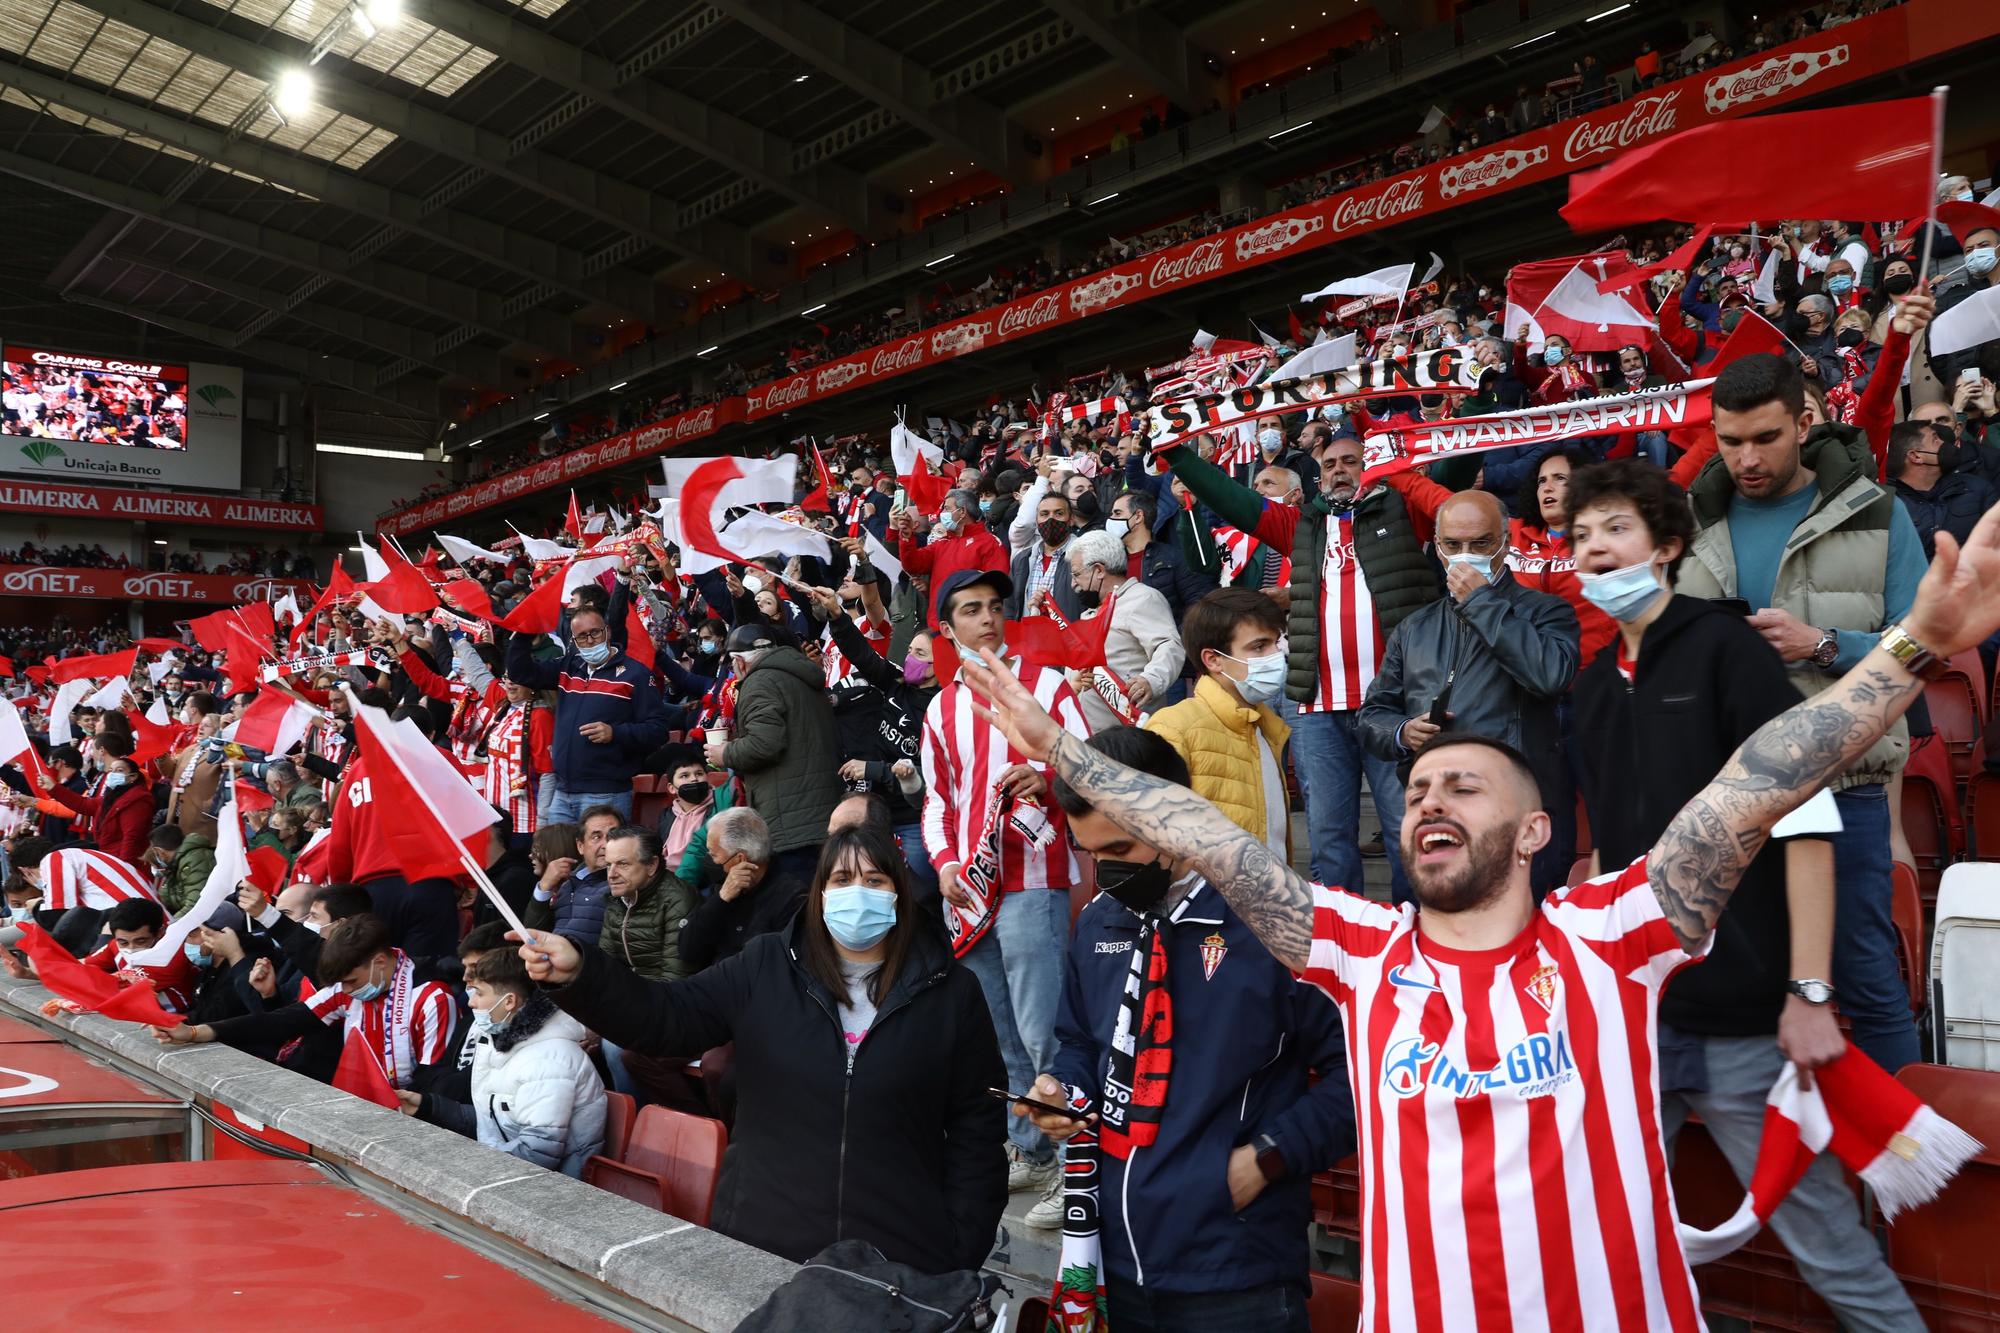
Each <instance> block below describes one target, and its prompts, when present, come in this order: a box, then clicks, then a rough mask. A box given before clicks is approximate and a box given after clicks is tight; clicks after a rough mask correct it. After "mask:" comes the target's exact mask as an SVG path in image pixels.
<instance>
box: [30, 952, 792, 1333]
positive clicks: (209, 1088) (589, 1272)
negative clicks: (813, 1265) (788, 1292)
mask: <svg viewBox="0 0 2000 1333" xmlns="http://www.w3.org/2000/svg"><path fill="white" fill-rule="evenodd" d="M49 998H51V996H50V994H49V992H48V991H47V990H45V989H43V988H42V987H41V986H40V985H38V984H36V983H34V982H27V981H15V980H13V979H12V978H10V977H7V976H4V975H0V1012H8V1011H9V1010H11V1011H13V1014H12V1015H11V1016H18V1017H25V1018H26V1019H27V1020H28V1021H30V1022H34V1023H39V1024H41V1025H42V1026H44V1027H50V1028H56V1029H61V1030H62V1032H63V1033H64V1035H65V1040H67V1041H68V1042H69V1044H70V1045H71V1046H73V1047H74V1048H75V1049H77V1050H79V1051H81V1052H83V1053H84V1054H86V1055H90V1056H93V1057H95V1058H97V1059H99V1060H102V1061H104V1062H106V1063H108V1064H112V1065H116V1066H121V1067H123V1068H124V1069H125V1070H126V1071H127V1072H130V1073H134V1074H136V1075H137V1076H139V1077H140V1078H141V1079H144V1080H148V1081H151V1082H153V1083H155V1084H158V1085H161V1086H163V1087H165V1088H166V1089H167V1090H169V1091H170V1092H178V1093H180V1094H181V1095H182V1096H184V1097H186V1098H187V1099H188V1100H190V1101H194V1102H198V1103H200V1104H201V1105H202V1106H204V1107H207V1108H209V1109H211V1110H213V1109H215V1108H216V1107H226V1108H228V1109H229V1110H230V1111H232V1112H234V1113H236V1114H237V1115H238V1116H239V1117H242V1118H244V1119H248V1120H253V1121H260V1122H262V1123H263V1124H265V1125H268V1126H269V1127H270V1128H272V1129H275V1130H279V1131H282V1132H283V1133H285V1134H289V1135H291V1136H293V1137H294V1138H297V1139H301V1140H303V1141H305V1142H306V1143H308V1144H310V1145H311V1146H312V1152H313V1155H314V1156H315V1157H318V1158H321V1159H324V1160H326V1161H329V1162H333V1163H336V1164H338V1165H340V1166H342V1167H344V1168H346V1169H347V1170H348V1171H349V1173H350V1174H353V1175H355V1176H356V1177H357V1180H365V1178H371V1177H372V1183H378V1184H379V1186H381V1187H384V1191H383V1192H387V1193H389V1194H391V1195H393V1194H395V1193H398V1192H400V1193H402V1194H405V1195H408V1196H410V1197H411V1198H413V1199H416V1200H421V1201H423V1202H424V1203H428V1204H431V1205H434V1206H435V1207H436V1208H439V1209H442V1210H443V1211H445V1212H447V1213H451V1214H455V1215H457V1216H460V1217H463V1218H465V1219H467V1221H468V1223H469V1224H470V1227H471V1228H472V1229H475V1230H483V1231H484V1232H485V1233H487V1234H486V1236H485V1237H483V1239H485V1240H487V1241H489V1242H492V1243H497V1244H498V1245H499V1246H500V1247H501V1248H502V1249H503V1250H507V1249H511V1250H513V1251H514V1252H515V1254H516V1256H517V1257H519V1258H521V1259H525V1260H529V1261H532V1260H534V1259H537V1258H541V1259H546V1260H547V1261H549V1262H552V1263H554V1264H557V1265H560V1266H561V1267H562V1268H564V1269H567V1270H568V1272H569V1275H571V1277H572V1280H575V1279H581V1280H582V1283H583V1285H584V1286H585V1287H586V1289H587V1288H588V1287H589V1286H590V1285H591V1284H596V1285H597V1286H600V1287H601V1288H603V1289H604V1291H605V1293H607V1294H609V1295H610V1296H611V1299H612V1301H613V1303H614V1304H623V1305H625V1306H627V1313H631V1311H630V1309H629V1306H630V1304H631V1303H632V1302H636V1303H637V1304H638V1305H640V1306H644V1307H646V1308H647V1310H649V1311H652V1312H657V1316H656V1317H653V1318H651V1319H650V1322H652V1323H653V1324H654V1326H656V1327H660V1328H669V1329H698V1330H701V1331H702V1333H726V1330H730V1329H733V1328H735V1327H736V1325H737V1324H738V1323H739V1322H741V1321H742V1319H743V1318H744V1317H745V1316H746V1315H748V1314H749V1313H750V1312H751V1311H752V1310H754V1309H755V1308H756V1307H757V1306H758V1305H759V1304H761V1303H762V1302H763V1300H764V1298H765V1297H766V1296H768V1295H769V1294H770V1292H771V1291H772V1289H773V1288H775V1287H777V1286H779V1285H781V1284H782V1283H784V1282H786V1281H787V1280H789V1279H790V1277H791V1276H792V1274H793V1273H794V1272H796V1271H797V1266H796V1265H795V1264H793V1263H791V1262H790V1261H789V1260H785V1259H780V1258H778V1257H777V1256H776V1255H772V1254H766V1253H765V1252H764V1251H762V1250H758V1249H753V1248H751V1247H750V1246H748V1245H744V1244H742V1243H741V1242H738V1241H734V1240H731V1239H729V1238H728V1237H726V1236H720V1235H717V1234H716V1233H715V1232H713V1231H710V1230H708V1229H706V1228H704V1227H698V1226H695V1225H693V1224H692V1223H689V1222H683V1221H681V1220H680V1219H679V1218H675V1217H670V1216H668V1215H666V1214H664V1213H657V1212H654V1211H653V1210H651V1209H649V1208H645V1207H642V1206H640V1205H639V1204H636V1203H632V1202H630V1201H628V1200H625V1199H621V1198H618V1197H616V1196H615V1195H611V1194H607V1193H605V1192H604V1191H602V1190H599V1189H596V1188H593V1187H592V1186H589V1185H586V1184H584V1183H583V1182H582V1181H580V1180H571V1179H570V1178H569V1177H567V1176H564V1175H561V1174H559V1173H557V1172H554V1171H548V1170H545V1169H543V1168H541V1167H538V1166H535V1165H532V1164H531V1163H528V1162H524V1161H521V1160H520V1159H519V1158H515V1157H509V1156H508V1155H506V1154H505V1153H501V1152H496V1151H494V1150H493V1149H491V1148H486V1147H482V1146H481V1145H480V1144H478V1143H476V1142H474V1141H473V1140H471V1139H467V1138H461V1137H460V1136H459V1135H456V1134H453V1133H451V1132H450V1131H448V1130H443V1129H439V1128H438V1127H437V1126H435V1125H429V1124H425V1123H423V1122H422V1121H419V1120H414V1119H411V1118H410V1117H408V1116H404V1115H399V1114H398V1113H396V1112H394V1111H390V1110H386V1109H384V1108H382V1107H379V1106H375V1105H373V1104H371V1103H368V1102H364V1101H361V1100H360V1099H358V1098H355V1097H350V1096H348V1095H347V1094H346V1093H343V1092H336V1091H335V1090H334V1089H332V1088H330V1087H328V1086H327V1085H326V1084H324V1083H316V1082H314V1081H313V1080H312V1079H309V1078H306V1077H304V1076H303V1075H300V1074H294V1073H292V1072H291V1071H290V1070H288V1069H281V1068H279V1067H278V1066H276V1065H273V1064H267V1063H266V1062H264V1061H262V1060H259V1059H256V1058H255V1057H253V1056H249V1055H245V1054H244V1053H242V1052H241V1051H236V1050H232V1049H231V1048H229V1047H227V1046H222V1045H215V1044H211V1045H207V1046H163V1045H161V1044H160V1043H159V1042H157V1041H155V1040H154V1039H153V1037H152V1035H151V1033H150V1031H149V1030H148V1029H146V1028H144V1027H141V1026H139V1025H137V1024H133V1023H118V1022H113V1021H111V1020H110V1019H105V1018H99V1017H96V1016H95V1015H90V1014H84V1015H72V1014H66V1013H63V1014H57V1015H56V1016H55V1017H53V1018H44V1017H42V1016H41V1014H40V1008H41V1005H42V1002H43V1001H44V1000H47V999H49ZM365 1183H366V1182H365ZM620 1298H623V1299H622V1300H620ZM640 1313H641V1316H642V1318H644V1317H646V1316H645V1315H644V1312H640Z"/></svg>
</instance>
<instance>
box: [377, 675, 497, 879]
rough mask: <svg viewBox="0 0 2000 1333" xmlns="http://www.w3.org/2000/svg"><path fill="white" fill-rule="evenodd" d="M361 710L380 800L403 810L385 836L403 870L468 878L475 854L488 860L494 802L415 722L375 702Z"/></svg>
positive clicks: (416, 875) (407, 874)
mask: <svg viewBox="0 0 2000 1333" xmlns="http://www.w3.org/2000/svg"><path fill="white" fill-rule="evenodd" d="M354 717H355V729H354V730H355V739H356V740H357V741H358V742H359V743H360V746H361V762H364V763H366V764H367V770H366V772H367V775H368V780H369V782H371V783H373V784H374V796H375V799H376V800H377V801H380V802H382V804H383V808H384V809H387V810H394V811H395V812H396V818H394V819H393V820H390V821H388V822H387V823H386V825H385V826H384V838H385V840H386V841H387V842H388V844H389V851H390V854H391V855H393V856H394V857H395V859H396V864H397V865H398V866H400V867H401V868H402V871H403V877H404V878H405V879H407V880H408V881H409V882H411V883H412V884H414V883H416V882H417V881H418V880H420V879H439V878H460V877H463V876H464V875H465V874H466V873H467V872H466V868H465V858H466V857H467V856H468V855H469V856H470V857H471V858H472V859H473V861H474V863H475V864H477V863H478V862H480V861H481V860H483V859H484V855H483V854H484V852H485V851H486V839H487V830H488V829H489V828H490V827H491V826H492V824H493V807H492V806H491V805H488V804H487V802H486V798H485V797H484V796H482V795H480V794H479V793H478V792H476V791H474V790H473V789H472V785H471V784H470V783H468V782H467V781H466V780H465V775H464V774H463V773H461V772H459V771H458V769H457V767H456V766H454V765H453V763H452V761H451V760H450V759H448V758H446V757H445V755H444V754H443V752H441V751H440V750H439V749H438V748H437V747H436V746H435V745H432V744H431V743H430V742H429V741H428V740H425V739H424V735H423V733H422V732H420V731H418V730H417V728H416V724H415V723H412V722H408V721H404V722H391V721H390V720H389V715H388V714H387V713H385V712H383V711H382V710H381V709H379V708H373V707H370V706H369V705H367V704H356V705H355V709H354Z"/></svg>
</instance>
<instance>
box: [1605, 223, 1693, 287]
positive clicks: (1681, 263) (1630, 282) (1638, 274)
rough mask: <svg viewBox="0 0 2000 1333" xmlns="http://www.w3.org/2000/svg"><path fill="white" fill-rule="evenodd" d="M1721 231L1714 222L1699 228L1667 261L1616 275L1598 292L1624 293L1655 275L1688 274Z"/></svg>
mask: <svg viewBox="0 0 2000 1333" xmlns="http://www.w3.org/2000/svg"><path fill="white" fill-rule="evenodd" d="M1719 230H1721V227H1720V226H1719V225H1718V224H1716V223H1713V222H1710V223H1707V224H1705V225H1703V226H1700V227H1697V228H1695V232H1694V235H1693V236H1690V237H1689V238H1688V243H1687V244H1686V245H1683V246H1682V247H1681V248H1680V249H1678V250H1676V251H1674V252H1673V253H1672V254H1670V255H1668V256H1667V257H1666V258H1665V259H1662V260H1660V261H1659V262H1657V263H1653V264H1647V265H1646V266H1645V267H1643V268H1635V269H1631V270H1629V271H1627V272H1623V273H1614V274H1612V275H1611V276H1610V277H1608V278H1606V279H1604V280H1603V281H1602V282H1600V283H1598V284H1597V290H1598V291H1600V292H1616V291H1623V290H1624V289H1626V288H1628V287H1634V288H1636V287H1638V286H1639V285H1640V284H1641V283H1644V282H1647V281H1650V280H1651V278H1652V276H1653V275H1654V274H1655V273H1669V272H1671V273H1686V272H1687V271H1688V270H1690V269H1692V268H1693V267H1694V266H1695V262H1696V261H1697V260H1699V259H1700V258H1701V250H1702V247H1703V246H1705V245H1707V244H1708V238H1709V237H1710V236H1713V235H1714V234H1715V233H1716V232H1717V231H1719Z"/></svg>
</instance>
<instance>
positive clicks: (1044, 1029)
mask: <svg viewBox="0 0 2000 1333" xmlns="http://www.w3.org/2000/svg"><path fill="white" fill-rule="evenodd" d="M1068 947H1069V892H1068V891H1067V890H1065V889H1022V890H1021V891H1020V892H1018V893H1009V894H1005V895H1003V896H1002V897H1001V899H1000V911H999V913H998V914H997V915H996V916H995V917H994V918H993V925H992V927H991V928H990V929H989V930H988V931H987V932H986V934H985V935H984V936H983V937H982V938H981V939H980V941H979V943H977V944H975V945H973V946H972V949H971V951H970V952H968V953H967V954H966V955H965V957H963V958H961V959H960V960H959V961H960V962H962V963H964V964H965V965H966V966H967V967H969V968H971V969H972V975H974V976H975V977H978V978H979V988H980V989H981V990H983V991H984V992H986V1007H987V1008H988V1009H990V1010H992V1011H993V1031H994V1033H995V1034H996V1035H997V1036H998V1037H999V1038H1000V1059H1001V1061H1002V1062H1003V1063H1004V1064H1005V1065H1006V1066H1007V1083H1008V1085H1009V1086H1008V1091H1009V1092H1021V1091H1024V1090H1026V1089H1028V1088H1030V1087H1033V1086H1034V1083H1035V1075H1037V1074H1040V1073H1045V1072H1047V1071H1049V1070H1051V1069H1053V1068H1054V1066H1055V1060H1056V1010H1057V1008H1058V1007H1059V1006H1060V1005H1061V1004H1062V977H1063V960H1064V955H1065V953H1066V952H1067V950H1068ZM1007 1137H1008V1138H1009V1139H1010V1140H1012V1141H1013V1144H1014V1146H1015V1147H1016V1148H1017V1149H1019V1150H1020V1152H1021V1155H1022V1156H1024V1157H1027V1158H1030V1159H1031V1160H1033V1161H1037V1162H1049V1161H1053V1160H1055V1154H1056V1149H1055V1145H1054V1144H1052V1143H1050V1142H1049V1141H1048V1139H1047V1138H1045V1137H1043V1135H1042V1132H1041V1131H1040V1130H1038V1129H1036V1128H1035V1124H1034V1121H1032V1120H1029V1119H1028V1118H1027V1117H1026V1116H1020V1117H1016V1116H1008V1117H1007Z"/></svg>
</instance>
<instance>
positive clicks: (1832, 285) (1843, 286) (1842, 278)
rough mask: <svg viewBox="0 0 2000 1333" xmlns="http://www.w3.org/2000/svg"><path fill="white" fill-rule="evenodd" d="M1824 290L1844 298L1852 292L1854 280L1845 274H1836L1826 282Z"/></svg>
mask: <svg viewBox="0 0 2000 1333" xmlns="http://www.w3.org/2000/svg"><path fill="white" fill-rule="evenodd" d="M1826 289H1827V291H1829V292H1831V293H1832V294H1833V295H1835V296H1845V295H1847V294H1848V293H1849V292H1851V291H1853V290H1854V279H1853V278H1852V277H1850V276H1848V275H1847V274H1845V273H1836V274H1834V275H1833V276H1832V277H1830V278H1828V279H1827V280H1826Z"/></svg>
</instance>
